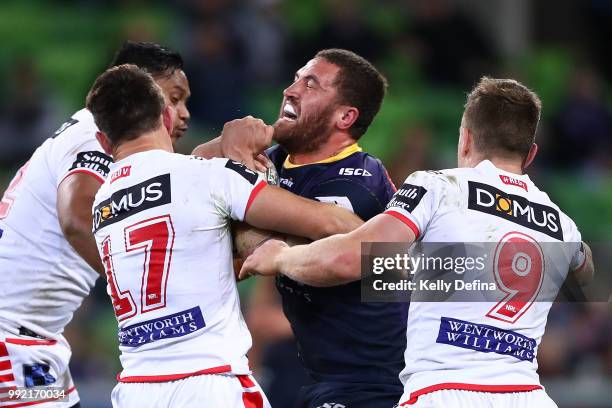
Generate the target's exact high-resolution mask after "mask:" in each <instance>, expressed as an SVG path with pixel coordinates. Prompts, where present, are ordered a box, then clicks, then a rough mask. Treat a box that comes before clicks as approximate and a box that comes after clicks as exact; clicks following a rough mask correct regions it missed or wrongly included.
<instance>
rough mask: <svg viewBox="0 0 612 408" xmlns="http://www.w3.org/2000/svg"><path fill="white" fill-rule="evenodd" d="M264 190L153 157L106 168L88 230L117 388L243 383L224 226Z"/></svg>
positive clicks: (196, 161)
mask: <svg viewBox="0 0 612 408" xmlns="http://www.w3.org/2000/svg"><path fill="white" fill-rule="evenodd" d="M265 185H266V183H265V182H264V181H263V180H262V179H261V178H259V176H258V175H257V174H256V173H254V172H252V171H251V170H249V169H247V168H246V167H245V166H243V165H242V164H239V163H236V162H233V161H231V160H227V159H212V160H203V159H200V158H196V157H193V156H185V155H181V154H176V153H169V152H165V151H162V150H152V151H146V152H141V153H136V154H133V155H131V156H129V157H127V158H125V159H123V160H121V161H120V162H118V163H115V164H113V165H112V166H111V170H110V176H109V177H108V178H107V180H106V182H105V183H104V184H103V185H102V187H101V188H100V190H99V191H98V194H97V195H96V199H95V202H94V207H93V213H94V226H93V227H94V233H95V237H96V242H97V244H98V249H99V251H100V255H101V257H102V260H103V263H104V266H105V269H106V274H107V279H108V287H107V288H108V293H109V295H110V296H111V298H112V302H113V306H114V309H115V315H116V316H117V320H118V323H119V349H120V351H121V364H122V366H123V372H122V373H121V374H120V375H119V381H122V382H157V381H171V380H175V379H179V378H184V377H187V376H190V375H196V374H205V373H232V374H248V373H250V369H249V366H248V361H247V357H246V353H247V351H248V350H249V348H250V347H251V336H250V333H249V331H248V329H247V326H246V324H245V322H244V319H243V317H242V314H241V311H240V303H239V298H238V291H237V287H236V278H235V275H234V269H233V264H232V237H231V232H230V220H232V219H233V220H243V219H244V216H245V213H246V211H247V210H248V207H249V206H250V204H251V202H252V201H253V199H254V197H255V196H256V195H257V193H258V192H259V191H261V189H262V188H263V187H264V186H265Z"/></svg>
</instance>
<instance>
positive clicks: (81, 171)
mask: <svg viewBox="0 0 612 408" xmlns="http://www.w3.org/2000/svg"><path fill="white" fill-rule="evenodd" d="M76 173H84V174H89V175H90V176H93V177H94V178H95V179H96V180H98V181H99V182H100V184H103V183H104V179H103V178H102V177H101V176H100V175H99V174H98V173H96V172H95V171H92V170H88V169H85V168H79V169H74V170H70V171H69V172H68V173H66V175H65V176H64V178H63V179H62V181H60V183H59V184H62V183H63V182H64V180H66V178H68V176H72V175H73V174H76ZM59 184H58V186H59Z"/></svg>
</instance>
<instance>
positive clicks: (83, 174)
mask: <svg viewBox="0 0 612 408" xmlns="http://www.w3.org/2000/svg"><path fill="white" fill-rule="evenodd" d="M123 62H132V63H135V64H138V65H139V66H141V67H143V68H145V69H147V70H149V71H150V72H151V73H152V74H153V75H154V76H155V78H156V81H157V83H158V84H159V85H160V86H161V87H162V88H163V89H164V92H165V94H166V98H167V100H168V103H169V105H171V106H172V113H173V116H174V118H173V119H174V124H175V128H174V130H173V135H172V138H173V141H175V140H176V139H178V138H179V137H180V136H181V135H182V134H183V133H184V132H185V131H186V129H187V123H186V122H187V120H188V118H189V112H188V111H187V108H186V106H185V103H186V100H187V98H188V97H189V85H188V83H187V79H186V77H185V74H184V73H183V71H182V59H181V57H180V55H179V54H178V53H176V52H173V51H170V50H168V49H165V48H163V47H161V46H159V45H156V44H148V43H138V44H136V43H126V44H124V46H123V47H122V48H121V49H120V50H119V51H118V53H117V55H116V57H115V61H113V63H112V65H116V64H120V63H123ZM97 130H98V128H97V126H96V125H95V123H94V120H93V116H92V115H91V113H90V112H89V111H88V110H86V109H82V110H80V111H78V112H77V113H75V114H74V115H73V116H72V117H71V118H70V120H68V121H67V122H66V123H64V124H63V125H62V126H61V127H60V128H59V129H58V130H57V132H55V134H54V135H53V137H51V138H49V139H48V140H47V141H45V142H44V143H43V144H42V145H41V146H40V147H39V148H38V149H37V150H36V151H35V152H34V154H33V155H32V157H31V158H30V160H29V161H28V162H27V163H26V164H25V165H24V166H23V167H22V168H21V169H20V170H19V171H18V172H17V175H16V176H15V178H14V179H13V180H12V181H11V183H10V185H9V186H8V188H7V190H6V191H5V192H4V196H3V198H2V201H1V202H0V270H1V271H2V273H0V405H2V406H8V407H19V406H25V405H24V404H27V406H30V405H34V406H37V407H38V406H40V407H72V406H75V404H78V401H79V397H78V394H77V392H76V390H75V387H74V384H73V381H72V378H71V376H70V371H69V369H68V362H69V359H70V355H71V351H70V348H69V346H68V344H67V342H66V340H65V339H64V337H63V336H62V332H63V330H64V327H65V326H66V325H67V324H68V323H69V322H70V320H71V319H72V315H73V313H74V311H75V310H76V309H77V308H78V307H79V305H80V304H81V302H82V301H83V298H84V297H85V296H87V294H88V293H89V291H90V289H91V287H92V286H93V284H94V282H95V280H96V278H97V277H98V272H96V270H97V271H99V272H100V273H102V271H103V268H102V264H101V262H100V258H99V255H98V251H97V249H96V245H95V241H94V239H93V236H92V234H91V204H92V203H93V198H94V195H95V192H96V191H97V190H98V188H99V187H100V185H101V183H102V182H103V181H104V179H105V178H106V176H107V174H108V171H109V166H110V164H111V162H112V159H111V158H110V157H109V156H108V155H106V154H105V153H104V152H103V150H102V148H101V146H100V144H99V143H98V141H97V140H96V137H95V135H96V132H97ZM86 261H87V262H86ZM88 264H89V265H88ZM35 386H43V387H44V386H46V387H51V388H53V389H54V391H53V392H55V391H57V395H54V394H53V393H46V394H45V393H41V394H40V395H41V397H40V398H35V395H34V394H31V395H28V394H18V395H20V396H23V397H24V398H10V397H11V396H14V395H15V390H18V389H17V387H25V390H21V389H19V390H20V391H27V390H31V389H32V387H35ZM9 393H10V394H9ZM62 395H63V396H65V397H64V398H54V397H56V396H57V397H62ZM25 397H27V398H25ZM54 399H55V400H54Z"/></svg>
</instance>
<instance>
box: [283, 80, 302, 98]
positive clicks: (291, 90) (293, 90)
mask: <svg viewBox="0 0 612 408" xmlns="http://www.w3.org/2000/svg"><path fill="white" fill-rule="evenodd" d="M298 84H299V82H298V81H296V82H294V83H292V84H291V85H289V86H288V87H287V88H285V90H284V91H283V96H284V97H285V98H287V99H289V98H293V99H297V98H298V96H299V92H298Z"/></svg>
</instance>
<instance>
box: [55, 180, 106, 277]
mask: <svg viewBox="0 0 612 408" xmlns="http://www.w3.org/2000/svg"><path fill="white" fill-rule="evenodd" d="M99 188H100V181H98V180H97V179H96V178H95V177H93V176H90V175H88V174H84V173H75V174H71V175H69V176H68V177H66V178H65V179H64V180H63V181H62V182H61V184H60V185H59V187H58V188H57V215H58V219H59V223H60V226H61V228H62V232H63V233H64V236H65V237H66V240H67V241H68V242H69V243H70V245H72V247H73V248H74V249H75V250H76V251H77V253H78V254H79V255H80V256H81V257H82V258H83V259H84V260H85V261H86V262H87V263H88V264H89V266H91V267H92V268H93V269H95V270H96V271H97V272H98V273H99V274H100V275H102V276H104V268H103V266H102V262H101V261H100V255H99V253H98V249H97V246H96V241H95V239H94V236H93V233H92V232H91V226H92V215H91V206H92V205H93V201H94V197H95V195H96V192H97V191H98V189H99Z"/></svg>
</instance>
